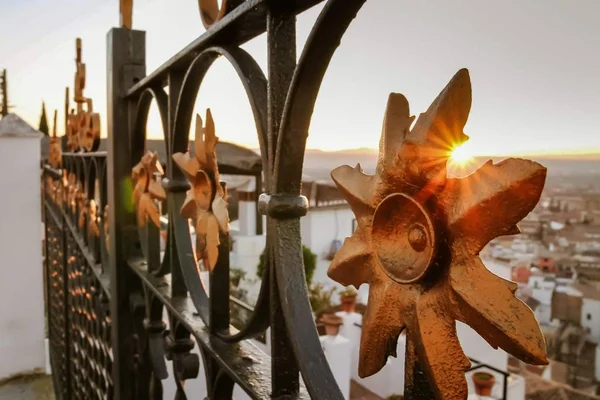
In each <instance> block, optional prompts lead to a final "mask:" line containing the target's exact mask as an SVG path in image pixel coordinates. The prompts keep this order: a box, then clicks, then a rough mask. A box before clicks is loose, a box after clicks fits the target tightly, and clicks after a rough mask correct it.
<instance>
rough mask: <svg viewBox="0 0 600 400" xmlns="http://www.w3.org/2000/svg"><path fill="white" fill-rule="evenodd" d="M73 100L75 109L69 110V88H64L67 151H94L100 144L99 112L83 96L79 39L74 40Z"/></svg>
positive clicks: (84, 76)
mask: <svg viewBox="0 0 600 400" xmlns="http://www.w3.org/2000/svg"><path fill="white" fill-rule="evenodd" d="M75 49H76V57H75V68H76V70H75V79H74V85H75V86H74V90H73V91H74V94H73V97H74V100H75V103H76V110H77V111H75V110H74V109H71V111H70V112H69V104H70V102H69V88H68V87H67V88H66V90H65V95H66V98H65V134H66V135H67V148H68V149H69V151H88V152H89V151H94V150H96V149H97V148H98V145H99V144H100V131H101V126H100V114H98V113H95V112H94V107H93V102H92V99H90V98H87V97H85V95H84V89H85V85H86V66H85V63H83V60H82V56H81V39H80V38H77V39H76V41H75Z"/></svg>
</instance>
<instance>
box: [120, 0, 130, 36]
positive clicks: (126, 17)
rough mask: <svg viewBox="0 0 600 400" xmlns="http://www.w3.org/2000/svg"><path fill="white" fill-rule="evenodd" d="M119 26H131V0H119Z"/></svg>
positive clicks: (128, 27)
mask: <svg viewBox="0 0 600 400" xmlns="http://www.w3.org/2000/svg"><path fill="white" fill-rule="evenodd" d="M119 12H120V14H121V26H122V27H123V28H127V29H131V28H132V26H133V0H119Z"/></svg>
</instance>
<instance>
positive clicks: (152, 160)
mask: <svg viewBox="0 0 600 400" xmlns="http://www.w3.org/2000/svg"><path fill="white" fill-rule="evenodd" d="M156 174H158V175H164V171H163V169H162V166H161V165H160V162H159V161H158V153H152V152H147V153H146V154H144V155H143V156H142V159H141V160H140V162H139V163H137V164H136V165H135V167H133V169H132V171H131V178H132V179H133V181H134V182H135V188H134V189H133V204H135V206H136V208H137V221H138V227H140V228H142V227H144V226H145V225H146V221H147V220H148V218H149V219H150V220H151V221H152V222H153V223H154V225H156V226H157V227H159V228H160V213H159V211H158V207H157V206H156V204H155V203H154V201H155V200H164V199H166V198H167V194H166V193H165V189H163V187H162V185H161V183H160V182H158V181H157V180H156V177H155V175H156Z"/></svg>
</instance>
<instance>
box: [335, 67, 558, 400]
mask: <svg viewBox="0 0 600 400" xmlns="http://www.w3.org/2000/svg"><path fill="white" fill-rule="evenodd" d="M470 108H471V82H470V78H469V73H468V71H467V70H464V69H463V70H461V71H459V72H458V73H457V74H456V75H455V76H454V78H453V79H452V80H451V81H450V83H449V84H448V85H447V86H446V88H445V89H444V90H443V91H442V92H441V93H440V94H439V96H438V97H437V98H436V99H435V101H434V102H433V103H432V104H431V106H430V107H429V109H428V110H427V111H426V112H425V113H423V114H421V115H420V116H419V118H418V120H417V121H416V122H415V123H414V125H413V121H414V117H412V116H411V115H410V111H409V106H408V101H407V100H406V98H405V97H404V96H403V95H401V94H395V93H392V94H391V95H390V98H389V101H388V105H387V110H386V115H385V120H384V124H383V131H382V134H381V141H380V149H379V160H378V164H377V170H376V174H375V175H365V174H364V173H363V171H362V169H361V168H360V165H358V166H357V167H356V168H352V167H350V166H342V167H339V168H337V169H335V170H334V171H333V172H332V174H331V176H332V178H333V180H334V181H335V183H336V184H337V186H338V187H339V189H340V191H341V192H342V193H343V194H344V196H345V198H346V199H347V201H348V203H349V204H350V206H351V208H352V210H353V212H354V214H355V215H356V219H357V222H358V227H357V229H356V231H355V232H354V234H353V235H352V236H351V237H349V238H347V239H346V241H345V242H344V245H343V246H342V248H341V249H340V250H339V252H338V253H337V254H336V256H335V257H334V259H333V261H332V263H331V266H330V268H329V272H328V274H329V276H330V277H331V278H332V279H334V280H336V281H338V282H340V283H341V284H343V285H354V286H355V287H357V288H358V287H359V286H360V285H361V284H363V283H368V284H369V301H368V305H367V311H366V313H365V316H364V320H363V328H362V335H361V348H360V363H359V375H360V376H361V377H367V376H370V375H373V374H375V373H376V372H378V371H379V370H380V369H381V368H383V366H384V365H385V363H386V360H387V357H388V356H389V355H393V356H395V355H396V346H397V344H396V342H397V339H398V336H399V335H400V333H401V332H402V331H405V332H406V334H407V337H408V342H407V344H408V345H407V355H406V357H407V364H406V365H407V369H406V371H405V373H406V381H407V385H408V386H411V381H412V380H413V379H414V377H415V374H414V372H415V371H414V369H413V368H412V364H414V365H417V364H418V365H420V366H421V367H422V368H423V370H424V372H425V374H426V376H427V378H428V380H429V381H430V382H431V384H432V387H433V389H434V393H435V396H436V397H437V398H438V399H466V398H467V394H468V390H467V383H466V379H465V371H466V370H467V369H468V368H469V367H470V366H471V363H470V361H469V359H468V358H467V357H466V356H465V354H464V353H463V351H462V348H461V346H460V343H459V341H458V337H457V333H456V321H461V322H464V323H467V324H469V325H470V326H471V327H472V328H474V329H475V330H476V331H477V332H478V333H479V334H480V335H481V336H482V337H483V338H484V339H485V340H486V341H487V342H488V343H489V344H490V345H491V346H493V347H494V348H498V347H501V348H502V349H504V350H506V351H507V352H509V353H511V354H513V355H514V356H516V357H518V358H520V359H521V360H523V361H525V362H528V363H532V364H546V363H547V362H548V361H547V359H546V354H545V342H544V337H543V335H542V333H541V331H540V328H539V325H538V324H537V322H536V320H535V317H534V315H533V313H532V311H531V310H530V309H529V308H528V307H527V306H526V305H525V304H524V303H523V302H522V301H521V300H519V299H517V298H516V297H515V296H514V292H515V290H516V288H517V285H516V284H514V283H513V282H510V281H506V280H504V279H502V278H499V277H498V276H496V275H494V274H492V273H491V272H489V271H488V270H487V269H486V268H485V266H484V265H483V263H482V261H481V260H480V258H479V256H478V255H479V252H480V250H481V249H482V248H483V247H484V246H485V245H486V244H487V243H488V242H489V241H490V240H492V239H493V238H495V237H498V236H502V235H510V234H515V233H519V230H518V228H517V225H516V224H517V222H519V221H520V220H521V219H522V218H523V217H525V216H526V215H527V214H528V213H529V212H530V211H531V210H532V209H533V207H535V205H536V204H537V202H538V200H539V197H540V195H541V192H542V189H543V186H544V182H545V178H546V169H545V168H544V167H542V166H541V165H539V164H537V163H535V162H532V161H528V160H521V159H509V160H505V161H503V162H501V163H499V164H496V165H494V164H493V163H492V162H491V161H490V162H488V163H486V164H485V165H484V166H482V167H480V168H479V169H478V170H477V171H476V172H474V173H473V174H471V175H469V176H467V177H465V178H450V177H447V171H446V163H447V160H448V158H449V157H450V154H451V152H452V150H453V149H454V148H456V147H457V146H458V145H460V144H462V143H463V142H464V141H466V140H467V139H468V137H467V136H466V135H465V134H464V133H463V128H464V126H465V124H466V122H467V118H468V116H469V111H470ZM411 126H412V129H411ZM416 360H418V363H417V361H416ZM421 367H419V368H421Z"/></svg>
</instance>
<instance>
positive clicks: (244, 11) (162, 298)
mask: <svg viewBox="0 0 600 400" xmlns="http://www.w3.org/2000/svg"><path fill="white" fill-rule="evenodd" d="M320 2H321V1H320V0H294V1H288V2H272V1H267V0H247V1H240V0H237V1H230V2H229V4H228V6H227V10H228V11H229V12H228V13H226V15H224V16H223V18H221V19H220V20H218V21H217V22H215V23H214V24H213V25H212V26H210V27H209V28H208V29H207V31H206V33H204V34H203V35H202V36H200V37H199V38H198V39H196V40H195V41H193V42H192V43H191V44H190V45H189V46H187V47H186V48H184V49H183V50H182V51H180V52H179V53H177V54H176V55H175V56H173V57H172V58H171V59H170V60H169V61H167V62H166V63H165V64H163V65H162V66H160V67H159V68H158V69H157V70H156V71H154V72H152V73H150V74H146V67H145V33H144V32H142V31H136V30H130V29H127V28H115V29H112V30H111V31H110V32H109V33H108V38H107V41H108V55H107V57H108V80H107V89H108V108H107V116H108V118H107V120H108V146H107V153H106V154H105V153H102V154H99V153H78V154H65V155H64V156H63V166H64V168H65V169H66V171H67V173H68V174H74V175H69V176H74V177H75V178H76V179H75V180H72V181H71V182H69V176H68V177H67V178H66V180H65V181H64V182H63V176H62V174H61V173H60V171H57V170H53V169H52V168H49V167H46V168H45V169H44V185H45V193H46V199H45V216H46V217H45V220H46V232H47V235H46V237H47V241H46V246H47V252H46V254H47V255H48V257H47V264H46V268H47V276H48V303H49V304H50V310H49V316H48V319H49V322H50V342H51V358H52V367H53V371H54V380H55V388H56V393H57V395H58V397H59V398H62V399H69V398H82V399H83V398H118V399H133V398H138V399H148V398H162V383H161V381H162V380H164V379H167V368H166V361H167V360H168V361H171V362H172V364H173V371H174V372H173V375H174V376H172V377H171V379H174V381H175V384H176V387H177V395H176V398H185V391H184V382H185V381H186V380H188V379H191V378H195V377H196V376H197V374H198V371H199V363H200V360H199V357H198V356H197V355H196V354H194V353H190V350H192V348H193V347H194V346H195V343H197V344H198V346H199V350H200V353H201V355H202V358H203V363H204V370H205V378H206V382H207V388H208V389H207V390H208V393H207V398H211V399H222V398H231V397H232V391H233V387H234V384H237V385H239V387H240V388H241V389H243V390H244V391H245V392H246V393H247V394H248V395H249V396H250V397H252V398H307V397H308V396H309V395H310V397H312V398H318V399H341V398H342V395H341V392H340V390H339V388H338V387H337V385H336V383H335V380H334V378H333V375H332V373H331V371H330V369H329V366H328V364H327V362H326V360H325V357H324V354H323V351H322V349H321V345H320V342H319V337H318V334H317V331H316V329H315V324H314V320H313V317H312V314H311V308H310V304H309V302H308V295H307V288H306V284H305V278H304V269H303V263H302V250H301V240H300V229H299V219H300V217H301V216H303V215H304V214H305V213H306V211H307V201H306V199H305V198H304V197H303V196H301V195H300V185H301V176H302V164H303V157H304V149H305V144H306V138H307V131H308V126H309V123H310V117H311V114H312V110H313V107H314V104H315V100H316V96H317V93H318V91H319V86H320V84H321V81H322V79H323V76H324V73H325V71H326V69H327V65H328V63H329V61H330V59H331V57H332V56H333V53H334V51H335V49H336V48H337V46H338V45H339V43H340V39H341V37H342V35H343V34H344V31H345V30H346V28H347V27H348V25H349V24H350V22H351V21H352V19H353V18H354V17H355V15H356V13H357V12H358V10H359V9H360V8H361V6H362V5H363V3H364V2H365V0H359V1H357V0H330V1H328V3H327V4H326V5H325V8H324V9H323V11H322V13H321V16H320V17H319V19H318V20H317V22H316V24H315V26H314V28H313V32H312V33H311V35H310V38H309V39H308V41H307V43H306V45H305V47H304V49H303V51H302V55H301V57H300V60H299V61H298V62H297V61H296V49H297V46H296V34H295V30H296V15H297V14H299V13H301V12H303V11H304V10H306V9H308V8H311V7H312V6H314V5H316V4H318V3H320ZM265 32H266V35H267V42H268V43H267V46H268V54H269V56H268V69H267V71H266V75H265V73H263V71H262V70H261V68H260V67H259V66H258V64H257V63H256V62H255V61H254V59H253V58H252V57H251V56H250V55H249V54H248V53H247V52H245V51H244V50H243V49H242V48H241V47H240V46H241V45H242V44H243V43H245V42H247V41H248V40H250V39H252V38H254V37H256V36H258V35H260V34H263V33H265ZM219 57H222V58H225V59H227V60H228V61H229V62H230V63H231V64H232V65H233V66H234V68H235V70H236V72H237V74H238V75H239V78H240V80H241V82H242V84H243V86H244V88H245V90H246V93H247V95H248V98H249V100H250V105H251V108H252V111H253V114H254V120H255V124H256V130H257V133H258V138H259V142H260V149H261V155H262V161H263V168H264V187H265V191H266V193H267V194H266V195H263V196H262V198H261V200H260V205H259V208H260V209H261V210H262V212H263V214H266V215H267V217H268V222H267V228H268V229H267V232H268V233H267V245H268V248H269V252H268V260H269V268H268V272H267V273H266V276H265V277H264V279H263V282H262V287H261V291H260V295H259V298H258V301H257V304H256V306H255V308H254V310H253V311H252V313H251V316H250V317H249V321H248V323H247V325H246V326H245V327H243V329H241V330H238V329H235V328H233V327H232V326H230V311H229V309H230V299H229V291H228V288H229V249H228V243H229V238H228V237H227V235H226V234H222V235H221V240H220V242H221V245H220V250H221V251H219V258H218V261H217V266H216V267H215V269H214V272H213V273H211V276H210V293H207V292H206V291H205V290H204V286H203V284H202V282H201V280H200V278H199V274H198V268H197V265H196V262H195V260H194V257H193V251H192V244H191V241H190V236H189V229H188V222H187V220H185V219H184V218H183V217H181V216H180V215H179V209H180V207H181V205H182V203H183V201H184V198H185V191H186V190H187V189H188V188H189V185H188V183H187V181H186V180H185V179H184V176H183V174H182V173H181V172H180V171H179V170H178V169H177V168H176V167H174V164H173V161H172V155H173V154H175V153H177V152H186V151H187V149H188V133H189V130H190V124H191V120H192V112H193V107H194V102H195V98H196V96H197V94H198V90H199V87H200V84H201V82H202V80H203V78H204V76H205V74H206V72H207V70H208V69H209V68H210V66H211V64H212V63H213V62H214V61H215V60H216V59H217V58H219ZM152 102H154V103H155V104H156V105H157V106H158V110H159V112H160V116H161V122H162V127H163V132H164V138H165V147H166V149H167V160H168V161H167V168H166V173H167V175H166V177H165V179H163V181H162V184H163V187H164V189H165V191H166V192H167V201H166V205H167V207H168V211H167V214H168V218H169V226H168V233H167V247H166V251H165V254H164V258H163V259H162V260H161V258H160V252H159V251H158V250H157V249H158V246H157V243H158V240H159V239H158V235H159V233H158V230H157V229H156V228H155V227H153V226H152V225H151V224H147V225H146V227H144V228H142V229H138V228H137V226H136V223H135V217H134V210H133V206H132V203H131V201H130V198H131V189H132V187H131V178H130V176H131V170H132V167H133V166H134V165H135V164H136V163H137V162H138V161H139V160H140V158H141V157H142V155H143V154H144V152H145V145H144V143H145V140H146V120H147V117H148V112H149V108H150V105H151V103H152ZM77 182H79V183H80V184H81V185H82V186H81V188H80V190H79V191H77V193H76V194H73V193H71V195H69V190H71V191H75V187H76V186H77ZM57 193H59V194H57ZM69 196H70V197H69ZM76 196H79V197H76ZM92 200H94V202H93V203H91V201H92ZM90 204H91V205H92V206H95V208H94V211H95V213H94V214H93V215H92V217H91V218H90V212H89V211H90ZM107 205H108V209H106V208H105V206H107ZM106 210H108V212H106ZM105 225H106V228H107V229H104V227H105ZM108 232H110V234H108ZM164 312H166V313H167V315H168V324H165V322H164V320H163V313H164ZM269 326H270V327H271V329H270V334H271V341H270V343H271V356H267V355H265V354H264V353H262V352H260V351H258V350H257V349H256V348H255V347H254V346H253V345H252V344H250V343H249V342H248V341H247V340H246V339H249V338H254V337H259V336H261V335H264V332H265V330H266V329H267V328H268V327H269ZM300 373H301V375H302V378H303V380H302V381H303V383H302V382H301V379H300Z"/></svg>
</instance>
